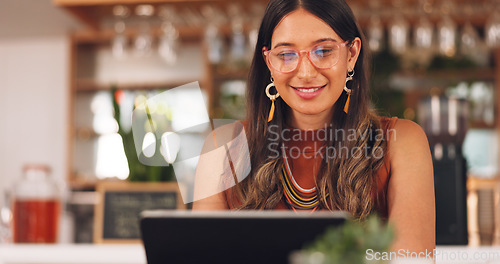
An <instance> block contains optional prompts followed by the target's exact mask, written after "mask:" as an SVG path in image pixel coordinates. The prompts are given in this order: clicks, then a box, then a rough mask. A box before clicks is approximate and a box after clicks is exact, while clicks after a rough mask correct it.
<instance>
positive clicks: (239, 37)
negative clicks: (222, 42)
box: [228, 4, 247, 64]
mask: <svg viewBox="0 0 500 264" xmlns="http://www.w3.org/2000/svg"><path fill="white" fill-rule="evenodd" d="M228 12H229V17H230V19H231V30H232V35H231V48H230V59H231V61H232V62H234V63H236V64H239V63H241V62H243V61H244V60H245V55H246V52H247V49H246V39H245V35H244V34H243V24H244V22H245V21H244V17H243V12H242V11H241V8H240V6H239V5H237V4H232V5H230V6H229V10H228Z"/></svg>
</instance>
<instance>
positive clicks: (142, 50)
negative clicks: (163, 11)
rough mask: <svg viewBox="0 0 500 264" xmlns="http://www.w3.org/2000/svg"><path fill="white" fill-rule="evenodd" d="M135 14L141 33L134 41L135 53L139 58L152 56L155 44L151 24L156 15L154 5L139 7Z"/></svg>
mask: <svg viewBox="0 0 500 264" xmlns="http://www.w3.org/2000/svg"><path fill="white" fill-rule="evenodd" d="M135 13H136V15H137V16H138V18H139V21H138V28H139V33H138V34H137V37H136V38H135V41H134V46H135V52H136V54H137V55H138V56H147V55H150V54H151V48H152V44H153V36H152V35H151V25H150V22H151V17H152V16H153V13H154V7H153V6H152V5H138V6H137V8H136V9H135Z"/></svg>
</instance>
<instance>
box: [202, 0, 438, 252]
mask: <svg viewBox="0 0 500 264" xmlns="http://www.w3.org/2000/svg"><path fill="white" fill-rule="evenodd" d="M364 44H365V43H364V41H363V37H362V33H361V31H360V29H359V26H358V25H357V23H356V21H355V18H354V16H353V14H352V11H351V10H350V8H349V7H348V5H347V4H346V3H345V2H344V1H343V0H271V1H270V3H269V4H268V6H267V9H266V13H265V15H264V18H263V21H262V24H261V27H260V30H259V36H258V41H257V45H256V50H255V54H254V57H253V63H252V66H251V69H250V73H249V83H248V93H247V97H248V104H247V105H248V111H247V112H248V116H247V121H246V122H244V126H245V133H246V136H247V139H248V146H249V154H250V157H249V159H250V164H251V170H250V173H249V175H248V176H247V177H246V178H245V179H244V180H242V181H241V182H239V183H238V184H236V185H235V186H234V187H231V188H229V189H228V190H227V191H224V192H221V193H218V194H215V195H212V196H210V197H207V198H205V199H201V200H199V201H196V202H195V203H194V205H193V209H195V210H224V209H290V210H345V211H348V212H350V213H352V214H353V215H354V216H356V217H359V218H365V217H366V216H367V215H368V214H370V213H372V212H377V213H379V214H380V215H381V216H382V217H387V218H388V220H389V222H392V223H393V224H394V225H395V227H396V234H397V236H396V241H395V243H394V244H393V249H395V250H399V249H403V250H409V251H411V252H425V251H426V250H427V251H428V252H432V249H433V248H434V247H435V236H434V221H435V220H434V219H435V212H434V186H433V171H432V162H431V156H430V151H429V147H428V143H427V139H426V136H425V134H424V132H423V131H422V129H421V128H420V127H419V126H418V125H417V124H415V123H413V122H411V121H407V120H397V119H396V118H392V119H388V118H381V117H378V116H377V115H375V114H374V113H373V112H372V111H371V110H370V109H369V98H368V86H367V78H366V73H365V70H366V68H367V65H366V58H365V56H366V50H365V46H364ZM233 148H235V147H234V146H233ZM210 163H211V164H213V160H211V162H210ZM231 164H232V165H231V166H229V167H231V170H232V171H233V172H234V168H238V167H239V166H241V164H239V163H238V161H235V160H232V163H231ZM227 167H228V166H226V171H228V170H229V169H228V168H227ZM233 167H234V168H233Z"/></svg>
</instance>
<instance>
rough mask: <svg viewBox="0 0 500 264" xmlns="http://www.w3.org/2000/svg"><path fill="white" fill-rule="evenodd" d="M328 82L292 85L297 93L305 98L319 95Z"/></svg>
mask: <svg viewBox="0 0 500 264" xmlns="http://www.w3.org/2000/svg"><path fill="white" fill-rule="evenodd" d="M325 86H326V84H325V85H323V86H309V87H294V86H290V87H292V88H293V89H294V90H295V93H297V95H298V96H299V97H301V98H303V99H312V98H314V97H316V96H318V95H319V94H320V93H321V91H322V90H323V88H325Z"/></svg>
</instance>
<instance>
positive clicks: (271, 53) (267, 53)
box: [263, 40, 349, 73]
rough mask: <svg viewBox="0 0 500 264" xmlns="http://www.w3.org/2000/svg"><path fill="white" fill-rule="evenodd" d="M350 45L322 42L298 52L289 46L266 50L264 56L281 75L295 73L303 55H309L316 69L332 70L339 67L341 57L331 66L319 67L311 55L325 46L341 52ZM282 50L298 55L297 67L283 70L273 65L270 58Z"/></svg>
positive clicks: (346, 43) (345, 42)
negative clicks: (341, 49)
mask: <svg viewBox="0 0 500 264" xmlns="http://www.w3.org/2000/svg"><path fill="white" fill-rule="evenodd" d="M348 44H349V41H348V40H346V41H344V42H341V43H338V42H334V41H325V42H321V43H319V44H316V45H314V46H312V47H311V48H309V49H305V50H297V49H294V48H291V47H288V46H287V47H278V48H274V49H270V50H264V51H263V54H264V58H265V59H266V60H267V61H268V62H269V64H270V65H271V67H273V68H274V69H275V70H277V71H279V72H281V73H290V72H293V71H295V70H296V69H297V67H298V66H299V64H300V62H301V61H302V58H303V55H302V54H303V53H306V54H307V58H308V59H309V61H310V62H311V63H312V65H314V67H316V68H318V69H331V68H333V67H334V66H335V65H337V63H338V61H339V56H338V55H337V57H336V58H335V60H334V62H332V63H331V65H328V66H325V67H322V66H319V65H317V62H315V60H314V59H313V58H311V53H312V52H313V51H314V50H316V48H318V47H321V46H325V45H332V46H336V48H337V50H340V48H341V47H345V46H347V45H348ZM282 50H287V51H294V52H295V54H298V59H297V60H296V62H295V66H293V67H291V69H290V70H281V69H280V67H278V66H277V65H274V64H273V63H272V60H271V57H270V56H272V55H273V53H274V52H278V54H279V52H280V51H282Z"/></svg>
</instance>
